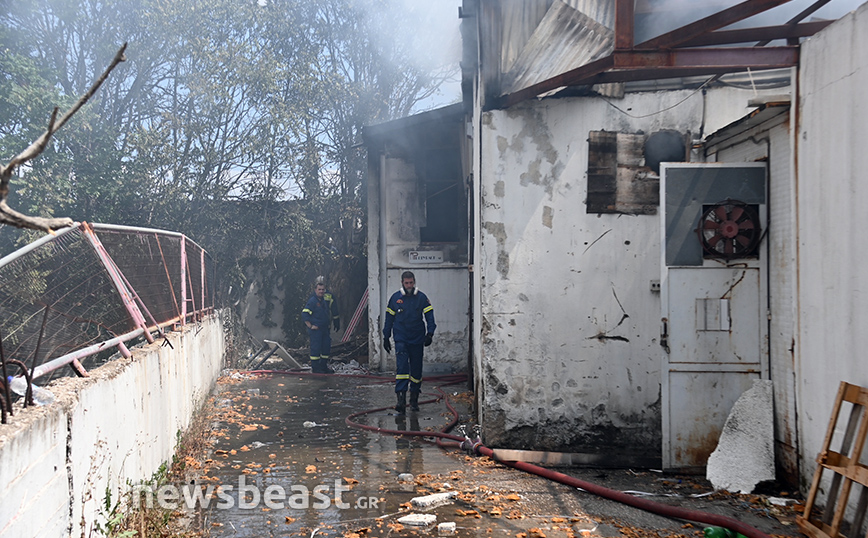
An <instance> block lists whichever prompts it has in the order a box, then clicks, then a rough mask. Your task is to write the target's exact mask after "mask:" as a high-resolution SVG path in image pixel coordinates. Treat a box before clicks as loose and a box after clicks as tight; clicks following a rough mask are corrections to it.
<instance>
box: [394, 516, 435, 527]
mask: <svg viewBox="0 0 868 538" xmlns="http://www.w3.org/2000/svg"><path fill="white" fill-rule="evenodd" d="M436 522H437V516H435V515H434V514H410V515H407V516H404V517H399V518H398V523H400V524H401V525H407V526H409V527H427V526H429V525H433V524H434V523H436Z"/></svg>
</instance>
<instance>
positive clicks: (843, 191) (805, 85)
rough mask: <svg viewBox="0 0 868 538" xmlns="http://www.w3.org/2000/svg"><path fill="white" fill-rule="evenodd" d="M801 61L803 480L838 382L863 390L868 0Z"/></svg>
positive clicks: (866, 378)
mask: <svg viewBox="0 0 868 538" xmlns="http://www.w3.org/2000/svg"><path fill="white" fill-rule="evenodd" d="M801 66H802V67H801V72H800V77H799V88H800V90H799V91H800V100H799V104H800V107H799V126H798V136H797V139H796V140H797V144H798V146H797V147H798V169H797V174H798V175H797V200H796V211H797V215H798V220H797V231H798V237H799V242H798V251H797V263H798V268H799V273H798V288H797V300H798V307H799V308H798V313H799V317H798V335H797V340H796V346H795V349H796V351H795V365H796V376H797V386H796V390H797V396H798V400H797V401H798V406H799V409H798V417H799V419H798V422H799V443H800V450H801V458H802V461H801V463H802V479H803V484H809V483H810V479H811V477H812V475H813V472H814V470H815V462H814V460H815V458H816V456H817V453H818V452H819V451H820V448H821V446H822V443H823V439H824V437H825V432H826V428H827V425H828V421H829V417H830V414H831V411H832V405H833V402H834V400H835V394H836V392H837V390H838V386H839V383H840V382H841V381H847V382H849V383H853V384H856V385H861V386H868V366H866V360H865V355H864V353H865V349H868V331H866V330H865V328H866V327H868V295H866V293H868V290H866V278H865V274H866V270H865V267H866V265H868V251H866V249H865V242H864V240H863V235H864V234H863V233H862V231H863V230H865V229H868V211H866V209H865V200H868V182H866V180H865V173H866V172H865V171H866V170H868V151H865V144H866V140H868V107H866V105H865V103H866V100H865V89H866V88H868V5H864V4H863V5H862V6H861V7H860V8H859V9H858V10H857V11H856V12H854V13H852V14H850V15H848V16H845V17H843V18H842V19H840V20H839V21H837V22H836V23H834V24H833V25H831V26H829V27H828V28H826V29H825V30H823V31H822V32H820V33H819V34H817V35H815V36H814V37H812V38H811V39H809V40H808V41H807V42H805V43H804V44H803V45H802V56H801ZM837 433H838V434H839V435H840V433H841V432H837ZM839 439H840V437H839ZM827 474H828V473H827Z"/></svg>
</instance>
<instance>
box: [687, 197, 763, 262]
mask: <svg viewBox="0 0 868 538" xmlns="http://www.w3.org/2000/svg"><path fill="white" fill-rule="evenodd" d="M696 233H697V235H698V236H699V242H700V243H702V250H703V252H704V256H705V257H706V258H723V259H727V260H730V259H733V258H745V257H750V256H755V255H756V250H757V246H758V245H759V242H760V237H761V233H762V230H761V226H760V221H759V214H758V212H757V209H756V207H755V206H750V205H748V204H746V203H744V202H739V201H738V200H730V199H727V200H725V201H723V202H719V203H716V204H712V205H709V206H703V213H702V216H701V217H700V218H699V226H697V228H696Z"/></svg>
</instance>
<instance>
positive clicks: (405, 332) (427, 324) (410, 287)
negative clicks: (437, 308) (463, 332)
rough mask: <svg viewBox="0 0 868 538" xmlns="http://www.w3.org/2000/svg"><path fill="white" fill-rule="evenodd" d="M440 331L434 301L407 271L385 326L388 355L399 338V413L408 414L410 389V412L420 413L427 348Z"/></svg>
mask: <svg viewBox="0 0 868 538" xmlns="http://www.w3.org/2000/svg"><path fill="white" fill-rule="evenodd" d="M423 318H424V320H423ZM436 328H437V325H436V324H435V323H434V307H433V306H431V301H429V300H428V297H427V296H426V295H425V294H424V293H422V292H421V291H419V290H418V289H416V276H415V275H414V274H413V273H412V272H410V271H405V272H404V273H403V274H402V275H401V289H400V290H398V291H396V292H395V293H394V294H392V297H391V298H390V299H389V305H388V306H387V307H386V322H385V324H384V325H383V349H385V350H386V353H389V352H391V351H392V343H391V341H390V340H389V339H390V338H391V337H392V336H393V335H394V337H395V360H396V362H397V368H396V373H395V394H396V395H397V398H398V403H397V405H395V410H396V411H397V412H398V413H404V410H405V409H406V407H407V390H408V389H409V390H410V409H412V410H413V411H418V410H419V391H420V390H422V355H423V347H428V346H430V345H431V342H432V340H433V339H434V330H435V329H436Z"/></svg>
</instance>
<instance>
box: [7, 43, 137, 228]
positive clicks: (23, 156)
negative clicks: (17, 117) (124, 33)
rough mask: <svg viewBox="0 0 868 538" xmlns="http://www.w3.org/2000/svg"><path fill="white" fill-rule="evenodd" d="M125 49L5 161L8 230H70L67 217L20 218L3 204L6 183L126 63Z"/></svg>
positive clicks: (41, 150)
mask: <svg viewBox="0 0 868 538" xmlns="http://www.w3.org/2000/svg"><path fill="white" fill-rule="evenodd" d="M126 49H127V44H126V43H124V44H123V45H122V46H121V48H120V49H119V50H118V52H117V54H115V57H114V59H112V62H111V64H110V65H109V66H108V67H107V68H106V70H105V71H103V73H102V75H100V77H99V78H98V79H97V80H96V82H94V83H93V85H92V86H91V87H90V89H88V91H87V92H85V93H84V95H82V96H81V97H80V98H79V99H78V101H76V103H75V104H74V105H73V106H72V107H71V108H70V109H69V110H67V111H66V114H64V115H63V116H61V118H60V119H57V113H58V112H59V109H58V108H57V107H55V108H54V111H53V112H52V113H51V118H50V119H49V120H48V128H47V129H46V130H45V132H44V133H42V135H41V136H40V137H39V138H37V139H36V140H35V141H34V142H33V143H32V144H30V146H28V147H27V149H25V150H24V151H22V152H21V153H19V154H18V155H16V156H15V157H13V158H12V160H10V161H9V164H7V165H6V166H3V167H0V224H7V225H9V226H15V227H16V228H30V229H32V230H42V231H45V232H49V233H54V230H57V229H60V228H65V227H67V226H72V224H73V221H72V219H70V218H68V217H58V218H45V217H32V216H29V215H24V214H22V213H19V212H17V211H15V210H14V209H12V208H11V207H9V205H8V204H7V203H6V201H7V198H8V197H9V182H10V181H11V179H12V175H13V174H14V173H15V170H16V169H17V168H18V167H19V166H21V165H22V164H24V163H26V162H28V161H31V160H33V159H34V158H36V157H38V156H39V154H41V153H42V152H43V151H44V150H45V147H46V146H47V145H48V141H49V140H51V137H52V136H54V133H56V132H57V131H59V130H60V128H61V127H63V126H64V125H65V124H66V122H67V121H69V119H70V118H71V117H72V116H73V115H74V114H75V113H76V112H78V110H79V109H80V108H81V107H82V106H84V104H85V103H87V101H88V99H90V98H91V97H93V95H94V94H95V93H96V92H97V90H98V89H99V87H100V86H101V85H102V83H103V82H105V80H106V79H107V78H108V76H109V73H111V72H112V70H113V69H114V68H115V67H116V66H117V65H118V64H119V63H121V62H123V61H124V60H126V58H125V57H124V51H126Z"/></svg>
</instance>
